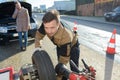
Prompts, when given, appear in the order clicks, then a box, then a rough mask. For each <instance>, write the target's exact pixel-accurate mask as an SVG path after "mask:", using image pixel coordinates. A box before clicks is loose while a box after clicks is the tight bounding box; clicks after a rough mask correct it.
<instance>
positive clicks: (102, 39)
mask: <svg viewBox="0 0 120 80" xmlns="http://www.w3.org/2000/svg"><path fill="white" fill-rule="evenodd" d="M41 18H42V14H37V18H36V20H37V21H38V23H39V25H40V23H41ZM62 19H67V21H66V22H67V23H69V24H70V25H71V26H74V23H73V22H74V21H77V24H78V33H79V36H78V37H79V40H80V43H81V44H82V45H85V46H87V47H89V48H90V49H89V48H86V47H85V46H82V45H81V50H82V51H81V53H82V54H81V58H84V59H85V60H86V61H87V63H89V64H91V65H93V66H94V67H95V69H96V70H97V77H99V79H97V80H103V77H104V74H103V73H104V70H103V69H104V62H105V59H104V57H103V56H101V55H99V54H96V52H94V51H93V50H95V51H97V52H98V53H100V54H105V48H106V46H107V43H108V41H109V38H110V37H111V32H112V30H113V29H114V27H115V25H109V24H104V23H103V24H100V23H95V22H92V23H91V22H86V21H83V20H78V19H77V20H76V19H74V18H64V17H63V18H62ZM94 23H95V24H94ZM85 24H86V25H85ZM88 25H90V26H88ZM92 25H93V26H92ZM101 25H102V26H103V27H101ZM107 25H108V26H107ZM97 26H98V28H97ZM106 26H107V27H106ZM109 26H110V28H109ZM113 26H114V27H113ZM95 27H96V28H95ZM71 28H72V27H71ZM99 28H101V29H99ZM107 28H108V31H107ZM116 28H117V30H120V29H119V27H116ZM117 36H118V39H117V41H119V40H120V39H119V34H117ZM118 44H119V45H120V43H119V42H117V47H119V45H118ZM117 50H118V49H117ZM33 51H34V39H31V38H29V40H28V47H27V51H24V52H21V51H20V50H19V45H18V41H14V42H11V43H10V44H9V46H8V45H7V46H0V53H1V54H0V68H4V67H7V66H13V67H14V69H15V71H16V72H18V71H19V70H20V68H21V66H22V65H24V64H26V63H31V56H32V54H33ZM83 55H84V56H83ZM86 55H87V56H86ZM93 56H95V58H93ZM96 57H97V59H96ZM98 63H99V64H98ZM97 64H98V65H97ZM80 66H81V65H80ZM118 68H119V64H117V66H116V65H115V68H114V73H113V76H114V75H117V76H114V77H113V80H118V77H119V76H120V75H119V74H117V73H119V72H120V71H119V70H120V69H119V70H117V69H118ZM100 73H101V74H100ZM101 76H102V77H101ZM101 78H102V79H101Z"/></svg>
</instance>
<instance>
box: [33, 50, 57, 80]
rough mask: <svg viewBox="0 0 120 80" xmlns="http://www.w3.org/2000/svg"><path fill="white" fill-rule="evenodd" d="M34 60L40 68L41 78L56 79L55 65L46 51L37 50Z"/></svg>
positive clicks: (44, 79)
mask: <svg viewBox="0 0 120 80" xmlns="http://www.w3.org/2000/svg"><path fill="white" fill-rule="evenodd" d="M32 62H33V64H34V65H35V66H36V68H37V70H38V75H39V80H56V74H55V69H54V66H53V64H52V61H51V59H50V57H49V55H48V54H47V52H46V51H44V50H41V51H40V50H37V51H35V52H34V54H33V55H32Z"/></svg>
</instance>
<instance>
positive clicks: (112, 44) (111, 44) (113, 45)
mask: <svg viewBox="0 0 120 80" xmlns="http://www.w3.org/2000/svg"><path fill="white" fill-rule="evenodd" d="M108 47H111V48H115V47H116V46H115V44H114V43H109V46H108Z"/></svg>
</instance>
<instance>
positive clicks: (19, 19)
mask: <svg viewBox="0 0 120 80" xmlns="http://www.w3.org/2000/svg"><path fill="white" fill-rule="evenodd" d="M12 17H13V18H16V23H17V29H16V30H17V32H18V36H19V45H20V49H21V50H22V51H23V50H26V47H27V39H28V29H29V28H30V19H29V13H28V10H27V9H26V8H24V7H22V6H21V4H20V2H18V1H17V2H15V11H14V13H13V15H12ZM22 34H23V35H24V45H23V42H22Z"/></svg>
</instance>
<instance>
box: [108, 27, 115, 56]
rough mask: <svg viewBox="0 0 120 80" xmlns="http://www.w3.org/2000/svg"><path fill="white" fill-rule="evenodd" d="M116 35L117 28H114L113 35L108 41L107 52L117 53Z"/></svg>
mask: <svg viewBox="0 0 120 80" xmlns="http://www.w3.org/2000/svg"><path fill="white" fill-rule="evenodd" d="M115 35H116V29H114V30H113V32H112V36H111V38H110V41H109V43H108V46H107V50H106V53H107V54H115V53H116V50H115V48H116V44H115V43H116V39H115Z"/></svg>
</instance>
